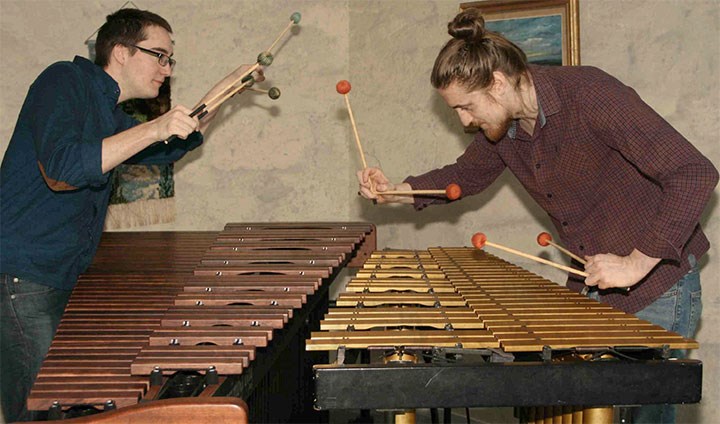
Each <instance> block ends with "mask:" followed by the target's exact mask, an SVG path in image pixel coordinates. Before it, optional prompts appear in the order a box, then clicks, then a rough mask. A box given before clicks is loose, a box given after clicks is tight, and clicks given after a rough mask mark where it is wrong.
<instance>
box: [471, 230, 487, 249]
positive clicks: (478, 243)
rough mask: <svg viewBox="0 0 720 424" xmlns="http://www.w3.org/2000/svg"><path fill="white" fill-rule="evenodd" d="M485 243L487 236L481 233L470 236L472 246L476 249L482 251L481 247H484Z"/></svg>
mask: <svg viewBox="0 0 720 424" xmlns="http://www.w3.org/2000/svg"><path fill="white" fill-rule="evenodd" d="M486 241H487V236H486V235H485V234H483V233H475V235H474V236H472V245H473V246H475V247H476V248H478V249H482V248H483V247H485V242H486Z"/></svg>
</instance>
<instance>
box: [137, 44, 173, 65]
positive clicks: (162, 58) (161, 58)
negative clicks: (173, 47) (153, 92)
mask: <svg viewBox="0 0 720 424" xmlns="http://www.w3.org/2000/svg"><path fill="white" fill-rule="evenodd" d="M133 47H135V48H136V49H138V50H140V51H141V52H143V53H145V54H149V55H150V56H155V57H157V60H158V63H159V64H160V66H167V65H168V64H170V69H172V68H174V67H175V63H176V62H175V59H173V58H171V57H170V56H168V55H166V54H165V53H160V52H156V51H154V50H149V49H146V48H144V47H140V46H135V45H133Z"/></svg>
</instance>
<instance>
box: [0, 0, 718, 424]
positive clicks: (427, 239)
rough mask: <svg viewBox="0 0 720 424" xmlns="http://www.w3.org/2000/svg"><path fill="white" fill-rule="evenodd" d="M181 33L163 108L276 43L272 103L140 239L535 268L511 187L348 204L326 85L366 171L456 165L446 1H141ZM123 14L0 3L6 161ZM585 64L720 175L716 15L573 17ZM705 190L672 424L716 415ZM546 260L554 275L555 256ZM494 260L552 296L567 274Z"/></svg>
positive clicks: (205, 153)
mask: <svg viewBox="0 0 720 424" xmlns="http://www.w3.org/2000/svg"><path fill="white" fill-rule="evenodd" d="M135 4H136V5H137V6H139V7H140V8H143V9H149V10H152V11H155V12H157V13H159V14H161V15H163V16H164V17H166V18H167V19H168V20H169V21H170V23H171V24H172V25H173V27H174V29H175V41H176V48H175V57H176V58H177V60H178V65H177V67H176V68H175V75H174V77H173V82H172V94H173V102H174V104H178V103H182V104H185V105H187V106H192V105H193V104H194V103H195V102H196V101H197V100H198V99H199V98H200V97H201V96H202V94H203V93H204V92H205V91H206V90H207V89H208V88H209V87H210V86H211V85H212V84H213V83H214V82H215V81H217V80H219V79H220V78H221V77H222V76H224V75H225V74H226V73H227V72H229V71H230V70H231V69H232V68H233V67H234V66H237V65H238V64H240V63H248V62H253V61H254V60H255V57H256V55H257V54H258V53H259V52H260V51H262V50H265V49H266V48H267V47H268V46H269V45H270V44H271V43H272V42H273V41H274V40H275V38H276V36H277V34H278V33H279V32H280V31H281V30H282V29H283V28H284V27H285V25H286V23H287V22H288V18H289V16H290V14H291V13H293V12H294V11H300V12H301V13H302V15H303V17H302V22H301V24H300V27H299V28H295V30H294V31H293V36H291V37H288V38H286V39H285V40H283V41H282V42H281V43H280V47H279V50H278V51H277V53H276V57H275V62H274V63H273V64H272V66H271V67H270V68H268V70H267V77H268V82H267V83H264V84H263V85H264V86H270V85H275V86H278V87H279V88H280V89H281V90H282V92H283V95H282V97H281V98H280V99H279V100H278V101H276V102H272V101H271V100H269V99H267V98H266V97H263V96H260V95H253V94H252V93H248V94H243V95H242V96H237V98H235V99H233V100H232V101H231V102H230V104H229V106H228V107H226V108H225V111H224V112H223V115H222V116H221V117H219V119H218V121H217V122H216V124H215V125H214V127H213V128H212V129H211V131H210V132H209V134H208V136H207V142H206V144H205V145H204V146H203V147H202V148H200V149H198V150H197V151H195V152H193V153H191V154H190V155H189V156H188V157H187V158H185V159H184V160H183V161H182V162H180V163H179V164H178V165H177V166H176V202H177V207H178V216H177V220H176V222H175V223H173V224H163V225H155V226H151V227H143V228H142V229H143V230H166V229H177V230H219V229H221V228H222V226H223V225H224V224H225V223H226V222H235V221H319V220H366V221H372V222H374V223H376V224H377V225H378V232H379V245H380V246H379V247H403V248H420V249H424V248H426V247H429V246H437V245H444V246H450V245H468V244H469V237H470V235H471V234H472V233H474V232H475V231H477V230H479V229H482V230H483V231H485V232H487V233H488V234H490V235H491V236H492V237H493V238H494V239H495V240H497V241H498V242H499V243H503V244H506V245H510V246H513V247H516V248H518V249H520V250H524V251H528V252H531V253H535V254H539V253H540V252H541V250H540V248H539V247H538V246H537V245H536V244H535V241H534V238H535V235H536V234H537V233H538V232H540V231H543V230H552V228H551V226H550V222H549V219H548V218H547V217H546V216H545V214H544V212H543V211H542V210H541V209H540V208H539V207H538V206H537V205H536V204H535V203H534V202H533V201H532V200H531V199H530V198H529V196H527V195H526V194H525V192H524V190H523V189H522V187H521V186H520V185H519V184H518V183H517V181H516V180H515V179H514V177H512V176H511V175H508V174H504V175H503V176H502V177H501V178H500V179H499V181H497V182H496V184H495V185H493V186H492V187H491V188H490V189H489V190H488V191H487V192H486V193H483V194H482V195H479V196H475V197H474V198H468V199H464V200H463V201H461V202H457V203H455V204H453V205H450V206H447V207H439V208H431V209H430V210H426V211H423V212H420V213H418V212H414V211H412V210H411V209H410V208H408V207H379V206H372V205H371V204H369V203H368V202H366V201H362V200H361V199H358V197H357V196H356V194H355V193H356V191H357V186H356V182H355V176H354V173H355V170H356V169H358V168H359V167H361V163H360V160H359V156H358V154H357V151H356V148H355V144H354V139H353V136H352V132H351V129H350V123H349V120H348V117H347V112H346V109H345V104H344V101H343V99H342V97H341V96H340V95H338V94H337V93H336V92H335V83H336V82H337V81H338V80H340V79H348V80H350V81H351V83H352V84H353V90H352V92H351V93H350V97H351V102H352V107H353V112H354V114H355V118H356V121H357V124H358V129H359V132H360V137H361V140H362V141H363V145H364V148H365V151H366V156H367V160H368V162H369V163H370V164H372V165H380V166H382V168H383V169H384V170H385V171H386V173H387V174H388V176H389V177H390V178H392V179H394V180H396V181H400V180H402V179H403V178H404V177H405V176H407V175H409V174H419V173H422V172H424V171H427V170H430V169H433V168H435V167H438V166H441V165H443V164H446V163H448V162H451V161H454V159H455V158H456V157H457V156H458V155H459V154H461V153H462V151H463V150H464V148H465V147H466V146H467V144H468V143H469V141H470V139H471V136H470V135H467V134H465V133H463V131H462V128H461V126H460V124H459V121H458V119H457V117H456V116H455V114H454V112H453V111H451V110H449V109H448V108H447V107H446V106H445V105H444V104H443V102H442V100H441V99H440V98H439V97H438V96H437V95H436V94H435V92H434V90H433V89H432V88H431V86H430V84H429V73H430V69H431V67H432V63H433V61H434V59H435V56H436V54H437V52H438V51H439V49H440V47H441V46H442V45H443V44H444V42H445V41H446V40H447V39H448V36H447V33H446V23H447V22H448V21H449V20H450V19H451V18H452V17H453V16H454V15H455V13H456V12H457V10H458V5H459V1H447V0H404V1H403V0H306V1H300V0H289V1H282V2H279V1H272V0H255V1H249V0H242V1H239V0H205V1H196V0H175V1H159V0H139V1H135ZM121 5H122V1H116V0H113V1H110V0H66V1H62V2H58V1H46V0H23V1H20V0H0V60H2V73H1V75H0V91H1V92H2V97H0V116H2V117H3V118H4V119H2V120H1V121H0V151H3V152H4V150H5V149H6V147H7V142H8V140H9V138H10V135H11V133H12V129H13V127H14V124H15V119H16V117H17V113H18V111H19V109H20V106H21V103H22V101H23V98H24V96H25V93H26V91H27V87H28V85H29V84H30V83H31V82H32V81H33V80H34V78H35V77H36V76H37V74H38V73H39V72H41V71H42V70H43V69H44V67H45V66H46V65H47V64H49V63H51V62H54V61H57V60H68V59H71V58H72V57H73V55H76V54H79V55H86V54H87V49H86V48H85V46H84V44H83V42H84V41H85V39H86V38H88V36H90V35H91V34H92V33H93V31H95V29H96V28H98V26H99V25H100V24H101V23H102V22H103V21H104V17H105V15H107V14H108V13H111V12H112V11H114V10H115V9H117V8H118V7H120V6H121ZM580 29H581V31H580V32H581V35H580V48H581V62H582V64H586V65H595V66H599V67H602V68H603V69H605V70H607V71H608V72H610V73H611V74H613V75H615V76H616V77H618V78H619V79H620V80H622V81H623V82H625V83H626V84H629V85H631V86H633V87H634V88H635V89H636V90H637V91H638V92H639V94H640V95H641V96H642V97H643V99H644V100H645V101H646V102H647V103H649V104H650V105H651V106H653V107H654V108H656V110H657V111H658V112H659V113H660V114H661V115H662V116H663V117H665V118H666V119H667V120H668V121H669V122H670V123H671V124H673V125H674V126H675V127H676V128H677V129H678V130H679V131H680V132H681V133H682V134H684V135H685V136H686V137H687V138H688V139H689V140H690V141H691V142H693V143H694V144H695V146H697V148H698V149H700V151H702V152H703V153H704V154H705V155H707V156H708V157H709V158H710V159H711V160H712V161H713V163H715V164H716V165H720V143H718V142H717V134H718V132H719V130H720V124H719V123H718V122H720V120H719V119H718V118H720V77H719V75H720V69H718V57H719V56H720V41H719V40H720V2H718V1H717V0H581V4H580ZM718 193H720V191H719V190H716V192H715V194H714V195H713V198H712V200H711V202H710V205H709V206H708V207H707V209H706V211H705V214H704V216H703V225H704V227H705V229H706V231H707V233H708V234H709V237H710V239H711V243H713V244H714V249H713V250H711V251H710V253H709V254H708V255H707V256H706V257H705V258H704V259H703V261H702V278H703V283H704V293H703V302H704V307H705V310H704V314H703V319H702V323H701V327H700V330H699V335H698V338H699V340H700V343H701V348H700V350H698V351H696V352H694V353H693V356H694V357H696V358H700V359H702V360H703V363H704V377H705V378H704V381H705V383H704V388H703V389H704V390H703V394H704V401H703V402H702V403H701V404H699V405H689V406H684V407H682V408H681V412H680V413H681V415H680V421H683V422H710V420H711V417H713V416H717V415H718V412H720V411H719V410H718V405H717V402H712V400H715V399H718V397H719V396H720V389H718V384H717V380H718V378H719V377H720V370H719V369H718V352H720V346H719V341H720V337H719V335H718V328H720V318H719V317H720V289H719V288H718V275H720V258H719V257H718V254H717V247H718V246H720V237H719V235H720V220H719V219H718ZM544 254H546V255H548V257H549V258H551V259H554V260H556V261H565V258H562V257H560V256H559V255H558V254H557V253H555V252H545V253H544ZM500 256H502V257H505V258H507V259H508V260H510V261H512V262H515V263H517V264H519V265H521V266H524V267H526V268H528V269H530V270H532V271H533V272H536V273H538V274H541V275H543V276H546V277H548V278H550V279H552V280H554V281H558V282H561V281H564V276H563V274H562V272H556V271H555V270H554V269H548V268H547V267H544V266H538V265H536V264H534V263H528V262H526V261H524V260H522V259H520V258H515V257H510V256H509V255H504V254H500Z"/></svg>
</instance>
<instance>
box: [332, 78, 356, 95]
mask: <svg viewBox="0 0 720 424" xmlns="http://www.w3.org/2000/svg"><path fill="white" fill-rule="evenodd" d="M351 88H352V87H351V86H350V81H348V80H342V81H339V82H338V83H337V84H336V85H335V89H336V90H337V92H338V93H340V94H347V93H349V92H350V89H351Z"/></svg>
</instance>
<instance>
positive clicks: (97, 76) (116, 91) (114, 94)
mask: <svg viewBox="0 0 720 424" xmlns="http://www.w3.org/2000/svg"><path fill="white" fill-rule="evenodd" d="M73 63H74V64H75V65H77V66H78V67H79V68H80V70H81V71H82V72H83V73H84V74H85V75H87V76H88V78H89V79H90V80H91V81H92V84H93V85H95V87H96V88H98V89H99V90H100V92H102V93H103V94H104V95H105V97H106V98H107V99H108V103H110V104H111V105H112V107H115V106H117V102H118V99H119V98H120V86H119V85H118V83H117V81H115V80H114V79H113V77H111V76H110V75H109V74H108V73H107V72H105V70H104V69H103V68H101V67H100V66H98V65H96V64H94V63H92V62H90V61H89V60H87V59H86V58H84V57H81V56H75V59H73Z"/></svg>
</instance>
